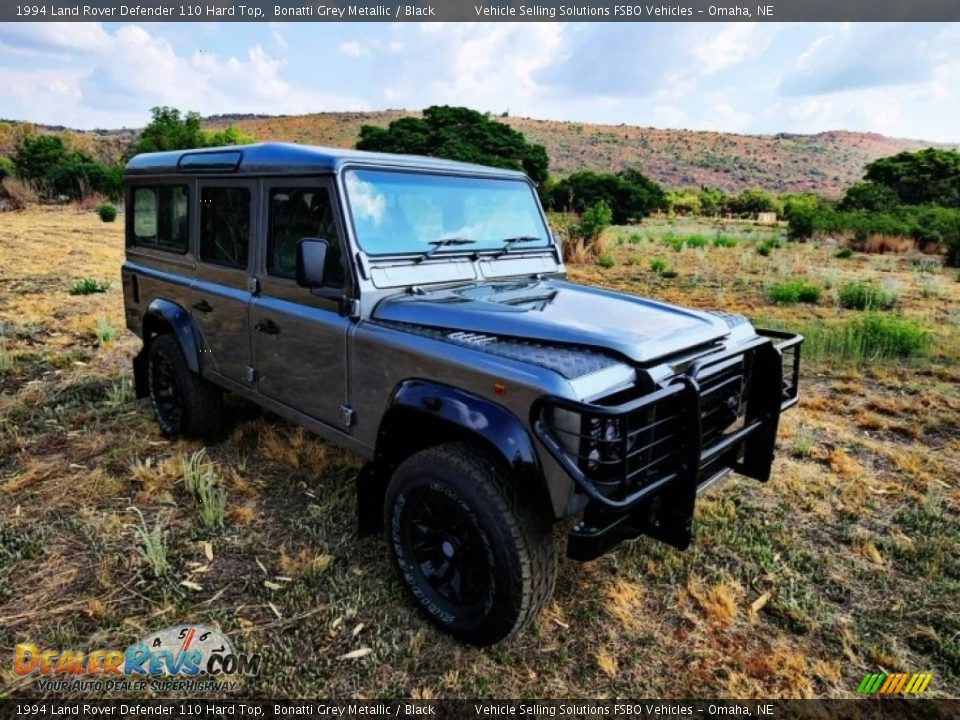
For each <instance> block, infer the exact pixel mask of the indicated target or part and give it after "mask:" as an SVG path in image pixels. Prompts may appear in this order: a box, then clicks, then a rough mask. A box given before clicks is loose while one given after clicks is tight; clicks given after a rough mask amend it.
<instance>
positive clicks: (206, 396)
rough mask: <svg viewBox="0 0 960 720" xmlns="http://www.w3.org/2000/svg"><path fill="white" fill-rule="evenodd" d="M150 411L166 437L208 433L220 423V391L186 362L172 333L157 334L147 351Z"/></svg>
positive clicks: (216, 428) (221, 408) (215, 430)
mask: <svg viewBox="0 0 960 720" xmlns="http://www.w3.org/2000/svg"><path fill="white" fill-rule="evenodd" d="M147 382H148V383H149V389H150V401H151V403H152V404H153V413H154V415H155V416H156V418H157V423H158V424H159V425H160V429H161V430H162V431H163V434H164V435H166V436H167V437H176V436H178V435H183V436H184V437H204V438H207V437H211V436H213V435H215V434H216V433H217V432H218V431H219V430H220V427H221V426H222V424H223V393H222V392H221V390H220V388H218V387H217V386H216V385H213V384H212V383H210V382H207V381H206V380H204V379H203V378H202V377H200V376H199V375H197V374H196V373H195V372H193V371H192V370H190V368H189V367H188V366H187V361H186V358H184V356H183V350H182V349H181V348H180V343H178V342H177V340H176V338H174V336H173V335H158V336H157V337H155V338H154V339H153V341H152V342H151V343H150V350H149V352H148V354H147Z"/></svg>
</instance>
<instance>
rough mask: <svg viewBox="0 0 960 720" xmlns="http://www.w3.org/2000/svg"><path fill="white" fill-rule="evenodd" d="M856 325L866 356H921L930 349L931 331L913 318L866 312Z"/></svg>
mask: <svg viewBox="0 0 960 720" xmlns="http://www.w3.org/2000/svg"><path fill="white" fill-rule="evenodd" d="M856 327H857V330H858V332H859V333H860V335H861V337H862V338H863V340H862V342H863V352H864V355H865V356H868V357H870V356H876V357H920V356H923V355H926V354H927V353H928V352H929V351H930V343H931V339H932V338H931V334H930V333H929V332H928V331H927V330H925V329H923V328H922V327H921V326H920V325H918V324H917V323H916V322H914V321H913V320H908V319H906V318H899V317H890V316H888V315H868V316H867V317H865V318H863V319H862V320H860V322H859V323H857V325H856Z"/></svg>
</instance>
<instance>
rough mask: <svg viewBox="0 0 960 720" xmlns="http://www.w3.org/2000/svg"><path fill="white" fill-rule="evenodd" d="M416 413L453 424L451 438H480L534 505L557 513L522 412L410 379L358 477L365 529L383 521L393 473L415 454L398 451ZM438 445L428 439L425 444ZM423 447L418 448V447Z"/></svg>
mask: <svg viewBox="0 0 960 720" xmlns="http://www.w3.org/2000/svg"><path fill="white" fill-rule="evenodd" d="M411 412H412V413H416V414H419V415H421V416H422V417H423V418H424V419H427V418H429V419H430V420H433V421H437V422H439V423H441V424H442V425H444V426H446V427H448V428H449V429H450V430H451V435H452V437H451V439H470V438H473V439H476V440H479V441H480V444H481V445H482V446H483V447H485V448H486V449H487V450H488V451H489V452H490V453H491V454H492V455H494V457H496V458H497V459H498V460H500V461H501V462H503V464H504V465H505V466H506V468H507V470H508V471H509V472H510V474H511V478H512V480H513V485H514V487H515V488H516V490H517V493H518V495H519V496H520V497H521V498H522V499H523V500H525V501H526V502H527V503H528V504H530V505H531V507H532V509H533V510H535V511H539V512H544V513H545V514H548V515H549V516H550V517H551V518H552V517H553V511H552V505H551V504H550V496H549V492H548V490H547V485H546V482H545V480H544V475H543V470H542V468H541V466H540V459H539V457H538V456H537V453H536V451H535V449H534V445H533V439H532V437H531V435H530V433H529V432H528V431H527V429H526V428H525V427H524V426H523V423H522V422H521V421H520V420H519V419H518V418H517V416H516V415H514V414H513V413H512V412H510V411H509V410H507V409H506V408H505V407H503V406H502V405H499V404H497V403H495V402H492V401H490V400H488V399H486V398H483V397H480V396H479V395H474V394H473V393H469V392H466V391H464V390H460V389H458V388H455V387H452V386H450V385H445V384H443V383H440V382H436V381H432V380H423V379H408V380H404V381H402V382H401V383H399V384H398V385H397V386H396V387H395V388H394V390H393V392H392V393H391V395H390V400H389V402H388V405H387V410H386V412H385V413H384V415H383V417H382V418H381V420H380V429H379V431H378V432H377V442H376V447H375V449H374V459H373V462H372V463H370V464H368V466H367V467H365V468H364V469H363V471H361V474H360V477H359V478H358V482H357V511H358V515H359V518H358V519H359V521H360V527H361V532H362V533H363V534H367V533H368V532H372V531H374V530H376V529H379V527H380V526H381V524H382V523H381V521H382V513H383V494H384V492H385V489H386V485H387V482H388V481H389V477H390V475H391V474H392V470H393V468H394V467H395V466H396V465H397V464H398V461H397V460H398V457H399V459H400V460H402V459H405V458H406V457H408V456H409V455H410V454H411V453H409V452H407V453H405V454H400V455H399V456H398V453H397V452H396V450H395V448H396V447H397V445H398V443H397V434H398V433H399V432H400V430H401V428H405V429H406V430H408V431H409V429H410V423H409V417H410V415H409V413H411ZM417 439H418V440H419V439H420V438H417ZM443 441H444V440H442V439H441V440H440V442H443ZM404 444H406V443H404ZM433 444H435V443H432V442H428V443H425V444H423V447H428V446H430V445H433ZM419 449H421V448H420V447H416V448H415V449H414V452H416V451H417V450H419ZM404 450H406V448H404Z"/></svg>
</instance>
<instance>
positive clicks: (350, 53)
mask: <svg viewBox="0 0 960 720" xmlns="http://www.w3.org/2000/svg"><path fill="white" fill-rule="evenodd" d="M337 49H338V50H339V51H340V52H342V53H343V54H344V55H346V56H347V57H354V58H358V57H363V56H365V55H369V54H370V51H369V50H368V49H367V48H365V47H364V46H363V45H361V44H360V43H358V42H357V41H356V40H345V41H344V42H342V43H340V44H339V45H338V46H337Z"/></svg>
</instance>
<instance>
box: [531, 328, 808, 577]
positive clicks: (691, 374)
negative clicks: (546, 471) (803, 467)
mask: <svg viewBox="0 0 960 720" xmlns="http://www.w3.org/2000/svg"><path fill="white" fill-rule="evenodd" d="M757 332H758V337H757V338H755V339H753V340H751V341H749V342H747V343H745V344H743V345H740V346H737V347H735V348H732V349H729V350H725V351H723V352H720V353H715V354H711V355H707V356H705V357H703V358H701V359H699V360H697V361H695V362H694V363H692V364H691V365H690V367H688V368H687V369H686V371H685V372H683V373H682V374H680V375H677V376H675V377H673V378H670V379H669V380H668V381H666V382H665V383H663V384H662V385H661V386H660V387H659V388H658V389H656V390H654V391H653V392H650V393H648V394H646V395H644V396H642V397H639V398H636V399H633V400H630V401H629V402H625V403H623V404H621V405H616V406H606V405H602V404H597V403H585V402H580V401H577V400H571V399H568V398H561V397H557V396H544V397H541V398H539V399H538V400H537V401H536V402H535V403H534V406H533V408H532V410H531V425H532V427H533V431H534V434H535V435H536V436H537V437H538V438H539V439H540V441H541V442H542V443H543V445H544V447H545V448H546V449H547V451H548V452H549V453H550V455H551V456H552V457H553V458H554V459H555V460H556V461H557V462H558V463H559V464H560V466H561V467H563V469H564V470H565V471H566V472H567V474H568V475H569V476H570V477H571V479H572V480H573V482H574V483H575V484H576V486H577V488H578V489H579V490H580V491H581V492H583V493H584V494H585V495H586V496H587V498H588V499H589V502H588V503H587V506H586V508H585V510H584V513H583V518H582V520H581V521H580V522H579V523H578V524H577V525H576V526H575V527H574V528H573V529H572V530H571V531H570V534H569V538H568V546H567V554H568V555H569V556H570V557H571V558H574V559H578V560H590V559H593V558H596V557H598V556H600V555H602V554H603V553H605V552H607V551H608V550H609V549H610V548H612V547H613V546H615V545H617V544H618V543H619V542H621V541H623V540H626V539H631V538H635V537H638V536H639V535H641V534H646V535H649V536H651V537H654V538H657V539H659V540H662V541H663V542H666V543H669V544H670V545H673V546H675V547H677V548H680V549H684V548H686V547H687V546H688V545H689V544H690V540H691V537H692V528H693V509H694V505H695V503H696V496H697V493H698V492H700V491H702V490H704V489H705V488H706V487H708V486H709V485H711V484H712V483H713V482H715V481H716V480H718V479H720V478H721V477H723V476H724V475H726V474H727V473H729V472H730V471H736V472H738V473H740V474H741V475H745V476H747V477H751V478H755V479H757V480H759V481H761V482H766V481H767V480H768V479H769V478H770V469H771V466H772V464H773V456H774V445H775V443H776V435H777V425H778V423H779V420H780V413H781V412H782V411H783V410H786V409H787V408H790V407H792V406H793V405H795V404H796V403H797V401H798V399H799V396H798V391H799V376H800V347H801V344H802V343H803V337H802V336H800V335H795V334H792V333H786V332H781V331H778V330H758V331H757Z"/></svg>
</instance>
